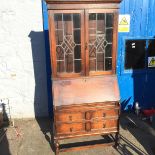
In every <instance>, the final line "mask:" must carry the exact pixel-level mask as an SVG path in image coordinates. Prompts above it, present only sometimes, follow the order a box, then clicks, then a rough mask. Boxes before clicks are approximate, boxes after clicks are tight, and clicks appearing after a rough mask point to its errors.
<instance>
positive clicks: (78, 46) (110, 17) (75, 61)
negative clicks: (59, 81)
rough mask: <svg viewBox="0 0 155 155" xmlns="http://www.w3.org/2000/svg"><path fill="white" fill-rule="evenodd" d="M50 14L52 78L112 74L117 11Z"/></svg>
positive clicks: (51, 12)
mask: <svg viewBox="0 0 155 155" xmlns="http://www.w3.org/2000/svg"><path fill="white" fill-rule="evenodd" d="M49 14H50V15H49V17H50V18H49V22H50V24H49V25H50V27H49V31H50V37H51V39H50V41H51V43H50V45H51V49H52V50H51V56H52V58H51V60H52V73H53V77H78V76H91V75H103V74H114V73H115V70H116V51H117V16H118V12H117V11H116V10H114V9H90V10H50V11H49Z"/></svg>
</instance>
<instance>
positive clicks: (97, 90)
mask: <svg viewBox="0 0 155 155" xmlns="http://www.w3.org/2000/svg"><path fill="white" fill-rule="evenodd" d="M53 98H54V105H55V106H60V105H70V104H81V103H94V102H106V101H119V100H120V96H119V88H118V83H117V77H116V76H102V77H88V78H77V79H64V80H61V81H59V80H54V81H53Z"/></svg>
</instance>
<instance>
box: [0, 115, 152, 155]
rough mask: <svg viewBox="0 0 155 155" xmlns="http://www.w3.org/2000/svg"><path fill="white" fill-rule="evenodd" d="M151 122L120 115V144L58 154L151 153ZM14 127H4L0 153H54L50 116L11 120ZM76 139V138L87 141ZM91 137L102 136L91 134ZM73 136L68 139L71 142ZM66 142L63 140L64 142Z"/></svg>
mask: <svg viewBox="0 0 155 155" xmlns="http://www.w3.org/2000/svg"><path fill="white" fill-rule="evenodd" d="M154 124H155V123H154V122H153V125H152V126H151V125H149V124H148V123H147V122H144V121H141V120H140V119H139V118H137V117H136V116H135V115H133V114H129V113H128V114H127V113H126V114H122V115H121V120H120V137H121V138H120V145H119V147H118V149H117V150H116V149H115V148H113V147H104V148H102V147H99V148H95V149H89V150H83V151H76V152H67V153H60V154H62V155H96V154H97V155H153V151H154V152H155V125H154ZM14 126H15V127H11V126H10V127H8V128H7V132H6V136H5V137H4V138H3V140H2V141H1V142H0V155H52V154H53V155H54V153H53V151H52V149H53V144H52V142H51V134H52V124H51V121H50V119H48V118H42V119H29V120H25V119H22V120H21V119H20V120H14ZM91 138H92V137H85V138H79V139H78V141H85V140H91ZM95 138H97V139H98V138H100V139H101V138H103V137H100V136H95ZM74 141H75V140H74V139H71V140H69V142H74ZM66 142H67V141H63V143H66Z"/></svg>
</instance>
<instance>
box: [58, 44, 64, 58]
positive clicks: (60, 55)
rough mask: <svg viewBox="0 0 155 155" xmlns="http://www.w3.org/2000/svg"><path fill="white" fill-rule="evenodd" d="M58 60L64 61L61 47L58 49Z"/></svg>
mask: <svg viewBox="0 0 155 155" xmlns="http://www.w3.org/2000/svg"><path fill="white" fill-rule="evenodd" d="M56 55H57V60H64V51H63V48H62V47H61V46H57V47H56Z"/></svg>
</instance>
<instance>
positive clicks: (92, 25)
mask: <svg viewBox="0 0 155 155" xmlns="http://www.w3.org/2000/svg"><path fill="white" fill-rule="evenodd" d="M89 28H96V14H95V13H91V14H89Z"/></svg>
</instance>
